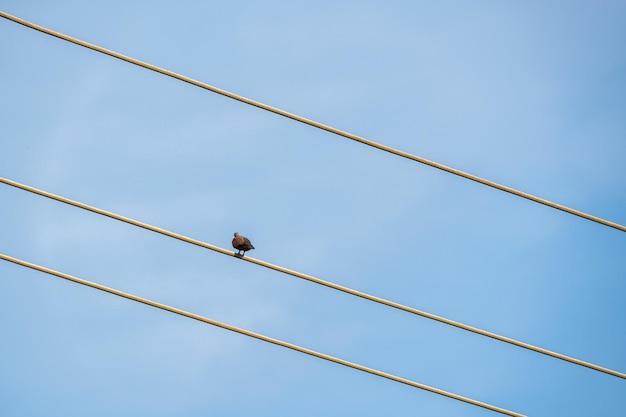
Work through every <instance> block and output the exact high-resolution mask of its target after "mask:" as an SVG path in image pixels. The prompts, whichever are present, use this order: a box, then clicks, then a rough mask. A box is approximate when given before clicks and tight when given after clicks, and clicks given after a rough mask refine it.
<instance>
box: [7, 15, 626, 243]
mask: <svg viewBox="0 0 626 417" xmlns="http://www.w3.org/2000/svg"><path fill="white" fill-rule="evenodd" d="M0 17H4V18H5V19H8V20H11V21H13V22H15V23H19V24H21V25H24V26H26V27H29V28H31V29H35V30H38V31H40V32H43V33H45V34H47V35H51V36H55V37H57V38H60V39H63V40H65V41H68V42H72V43H74V44H76V45H80V46H83V47H85V48H89V49H91V50H94V51H96V52H100V53H103V54H106V55H110V56H112V57H114V58H117V59H120V60H122V61H126V62H129V63H131V64H134V65H138V66H140V67H143V68H147V69H149V70H152V71H155V72H158V73H160V74H163V75H167V76H169V77H172V78H176V79H177V80H180V81H184V82H186V83H189V84H192V85H195V86H196V87H200V88H204V89H205V90H209V91H212V92H214V93H218V94H221V95H223V96H226V97H229V98H232V99H234V100H238V101H241V102H243V103H246V104H249V105H252V106H255V107H259V108H261V109H263V110H267V111H270V112H273V113H276V114H278V115H280V116H284V117H287V118H289V119H293V120H296V121H298V122H301V123H304V124H307V125H309V126H313V127H316V128H318V129H322V130H325V131H327V132H330V133H334V134H336V135H339V136H343V137H344V138H347V139H351V140H354V141H356V142H360V143H363V144H365V145H368V146H371V147H373V148H376V149H379V150H382V151H385V152H389V153H391V154H394V155H397V156H401V157H403V158H407V159H410V160H412V161H415V162H420V163H422V164H425V165H429V166H431V167H434V168H437V169H440V170H442V171H446V172H448V173H451V174H454V175H458V176H460V177H463V178H466V179H469V180H472V181H476V182H478V183H481V184H483V185H487V186H489V187H493V188H495V189H498V190H501V191H506V192H507V193H510V194H513V195H516V196H518V197H523V198H525V199H528V200H530V201H533V202H535V203H539V204H543V205H546V206H548V207H552V208H554V209H557V210H561V211H564V212H566V213H569V214H573V215H575V216H579V217H582V218H584V219H587V220H591V221H593V222H596V223H600V224H602V225H604V226H609V227H613V228H615V229H618V230H621V231H622V232H626V226H623V225H621V224H618V223H615V222H611V221H608V220H604V219H602V218H600V217H596V216H592V215H590V214H587V213H584V212H582V211H579V210H575V209H572V208H569V207H567V206H564V205H561V204H557V203H553V202H552V201H549V200H546V199H543V198H540V197H536V196H534V195H532V194H528V193H525V192H523V191H519V190H516V189H514V188H511V187H507V186H505V185H501V184H498V183H496V182H494V181H490V180H487V179H484V178H481V177H478V176H476V175H473V174H469V173H467V172H464V171H461V170H458V169H455V168H451V167H448V166H446V165H443V164H440V163H438V162H434V161H431V160H428V159H426V158H422V157H420V156H416V155H413V154H411V153H408V152H404V151H400V150H398V149H395V148H392V147H389V146H386V145H382V144H380V143H377V142H374V141H372V140H369V139H365V138H363V137H361V136H357V135H354V134H352V133H348V132H345V131H343V130H340V129H336V128H334V127H331V126H328V125H325V124H322V123H319V122H316V121H314V120H310V119H307V118H305V117H302V116H298V115H296V114H293V113H290V112H287V111H285V110H281V109H278V108H276V107H272V106H269V105H267V104H263V103H260V102H258V101H255V100H252V99H249V98H246V97H243V96H240V95H238V94H235V93H231V92H229V91H226V90H222V89H221V88H217V87H214V86H212V85H209V84H206V83H203V82H201V81H197V80H194V79H192V78H189V77H186V76H184V75H180V74H177V73H175V72H173V71H169V70H166V69H163V68H160V67H157V66H156V65H152V64H148V63H146V62H143V61H140V60H138V59H135V58H131V57H129V56H126V55H123V54H120V53H118V52H115V51H111V50H109V49H106V48H103V47H101V46H98V45H94V44H91V43H89V42H85V41H82V40H80V39H77V38H74V37H71V36H69V35H65V34H63V33H60V32H56V31H54V30H52V29H48V28H45V27H43V26H39V25H37V24H35V23H31V22H29V21H27V20H24V19H20V18H19V17H16V16H12V15H10V14H8V13H5V12H2V11H0Z"/></svg>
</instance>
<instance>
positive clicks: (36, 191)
mask: <svg viewBox="0 0 626 417" xmlns="http://www.w3.org/2000/svg"><path fill="white" fill-rule="evenodd" d="M0 183H4V184H7V185H11V186H13V187H16V188H19V189H22V190H24V191H28V192H31V193H34V194H38V195H41V196H43V197H47V198H50V199H52V200H56V201H59V202H62V203H65V204H69V205H72V206H75V207H78V208H81V209H83V210H87V211H91V212H93V213H96V214H100V215H103V216H107V217H110V218H112V219H115V220H119V221H122V222H125V223H128V224H130V225H133V226H137V227H141V228H144V229H147V230H150V231H152V232H156V233H160V234H162V235H165V236H168V237H171V238H174V239H178V240H180V241H183V242H186V243H191V244H193V245H196V246H200V247H203V248H206V249H211V250H213V251H216V252H220V253H222V254H224V255H228V256H235V255H234V253H233V252H232V251H229V250H226V249H223V248H220V247H219V246H215V245H211V244H209V243H205V242H202V241H200V240H197V239H192V238H190V237H187V236H183V235H180V234H178V233H174V232H170V231H168V230H165V229H161V228H159V227H156V226H152V225H149V224H147V223H143V222H140V221H138V220H134V219H131V218H129V217H124V216H121V215H119V214H115V213H112V212H110V211H106V210H102V209H99V208H97V207H93V206H89V205H87V204H84V203H80V202H78V201H74V200H70V199H69V198H65V197H61V196H59V195H56V194H52V193H49V192H47V191H43V190H40V189H37V188H34V187H31V186H28V185H25V184H21V183H19V182H16V181H12V180H9V179H6V178H3V177H0ZM242 259H243V260H245V261H248V262H252V263H254V264H257V265H260V266H264V267H266V268H270V269H273V270H275V271H278V272H282V273H285V274H288V275H291V276H294V277H297V278H301V279H305V280H307V281H310V282H313V283H316V284H320V285H324V286H326V287H329V288H332V289H334V290H338V291H342V292H345V293H348V294H350V295H354V296H357V297H361V298H364V299H366V300H369V301H373V302H375V303H379V304H383V305H386V306H388V307H392V308H396V309H398V310H402V311H406V312H408V313H412V314H415V315H418V316H422V317H425V318H428V319H431V320H435V321H438V322H440V323H444V324H447V325H450V326H454V327H458V328H459V329H463V330H466V331H469V332H472V333H476V334H479V335H481V336H487V337H490V338H492V339H496V340H499V341H501V342H506V343H509V344H512V345H515V346H518V347H521V348H524V349H528V350H532V351H534V352H537V353H541V354H544V355H547V356H551V357H553V358H556V359H561V360H564V361H567V362H570V363H573V364H576V365H580V366H584V367H587V368H590V369H593V370H595V371H599V372H604V373H606V374H609V375H613V376H617V377H619V378H623V379H626V374H624V373H621V372H617V371H614V370H612V369H609V368H605V367H602V366H598V365H595V364H593V363H590V362H585V361H582V360H580V359H576V358H572V357H569V356H566V355H563V354H560V353H557V352H553V351H550V350H548V349H543V348H540V347H537V346H533V345H531V344H528V343H524V342H520V341H518V340H515V339H511V338H509V337H506V336H501V335H499V334H496V333H492V332H489V331H486V330H482V329H479V328H476V327H473V326H469V325H467V324H463V323H459V322H457V321H454V320H450V319H447V318H444V317H441V316H437V315H435V314H431V313H427V312H425V311H421V310H418V309H416V308H413V307H408V306H405V305H402V304H399V303H396V302H393V301H389V300H386V299H384V298H380V297H376V296H374V295H370V294H367V293H364V292H361V291H357V290H353V289H351V288H348V287H344V286H342V285H339V284H335V283H332V282H329V281H325V280H323V279H320V278H316V277H314V276H311V275H307V274H303V273H301V272H297V271H293V270H291V269H287V268H284V267H282V266H278V265H274V264H271V263H269V262H265V261H262V260H259V259H255V258H250V257H248V256H246V257H244V258H242Z"/></svg>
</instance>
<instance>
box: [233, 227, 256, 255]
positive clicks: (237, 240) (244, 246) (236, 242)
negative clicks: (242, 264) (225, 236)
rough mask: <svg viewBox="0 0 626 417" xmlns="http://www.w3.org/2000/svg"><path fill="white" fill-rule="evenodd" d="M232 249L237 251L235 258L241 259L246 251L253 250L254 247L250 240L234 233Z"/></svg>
mask: <svg viewBox="0 0 626 417" xmlns="http://www.w3.org/2000/svg"><path fill="white" fill-rule="evenodd" d="M233 248H235V249H237V251H238V252H237V253H236V254H235V256H237V257H243V256H244V255H245V254H246V252H247V251H249V250H251V249H254V245H253V244H252V242H250V239H248V238H247V237H245V236H241V235H240V234H239V233H237V232H235V237H234V238H233Z"/></svg>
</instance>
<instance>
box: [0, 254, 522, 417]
mask: <svg viewBox="0 0 626 417" xmlns="http://www.w3.org/2000/svg"><path fill="white" fill-rule="evenodd" d="M0 259H3V260H5V261H9V262H13V263H15V264H17V265H21V266H24V267H28V268H31V269H34V270H37V271H40V272H45V273H46V274H50V275H54V276H57V277H59V278H64V279H67V280H69V281H72V282H75V283H78V284H82V285H86V286H88V287H91V288H95V289H97V290H100V291H105V292H108V293H110V294H113V295H117V296H119V297H124V298H127V299H129V300H132V301H136V302H138V303H143V304H146V305H149V306H151V307H156V308H160V309H162V310H165V311H168V312H170V313H174V314H179V315H181V316H185V317H188V318H191V319H194V320H198V321H201V322H203V323H207V324H211V325H213V326H217V327H221V328H222V329H226V330H230V331H232V332H236V333H240V334H242V335H244V336H249V337H253V338H255V339H259V340H262V341H264V342H268V343H273V344H275V345H278V346H282V347H285V348H289V349H292V350H295V351H297V352H301V353H306V354H307V355H311V356H314V357H316V358H320V359H324V360H327V361H330V362H335V363H338V364H340V365H344V366H347V367H349V368H353V369H356V370H358V371H362V372H367V373H370V374H372V375H376V376H379V377H382V378H387V379H390V380H392V381H395V382H400V383H402V384H406V385H409V386H412V387H415V388H420V389H423V390H426V391H430V392H433V393H435V394H439V395H443V396H446V397H448V398H452V399H454V400H457V401H463V402H466V403H469V404H472V405H476V406H478V407H483V408H486V409H488V410H491V411H495V412H498V413H501V414H506V415H508V416H513V417H525V416H524V415H523V414H519V413H516V412H513V411H509V410H505V409H504V408H500V407H496V406H493V405H491V404H487V403H484V402H481V401H477V400H473V399H471V398H467V397H463V396H461V395H458V394H453V393H451V392H447V391H444V390H441V389H439V388H434V387H430V386H428V385H424V384H421V383H419V382H415V381H412V380H410V379H406V378H401V377H399V376H395V375H392V374H388V373H386V372H382V371H378V370H376V369H373V368H368V367H366V366H363V365H359V364H357V363H354V362H348V361H346V360H343V359H339V358H336V357H334V356H330V355H326V354H324V353H320V352H316V351H314V350H311V349H307V348H304V347H301V346H298V345H294V344H292V343H288V342H284V341H282V340H279V339H274V338H272V337H268V336H264V335H262V334H259V333H254V332H251V331H249V330H245V329H242V328H239V327H235V326H231V325H229V324H225V323H222V322H219V321H217V320H213V319H210V318H207V317H204V316H200V315H198V314H194V313H190V312H187V311H185V310H181V309H178V308H175V307H170V306H168V305H165V304H161V303H157V302H155V301H151V300H148V299H146V298H142V297H138V296H136V295H132V294H129V293H125V292H122V291H119V290H116V289H113V288H110V287H105V286H104V285H100V284H97V283H95V282H91V281H87V280H85V279H82V278H77V277H74V276H72V275H68V274H64V273H62V272H58V271H55V270H52V269H49V268H45V267H43V266H40V265H36V264H32V263H30V262H26V261H23V260H20V259H17V258H13V257H11V256H7V255H4V254H1V253H0Z"/></svg>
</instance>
